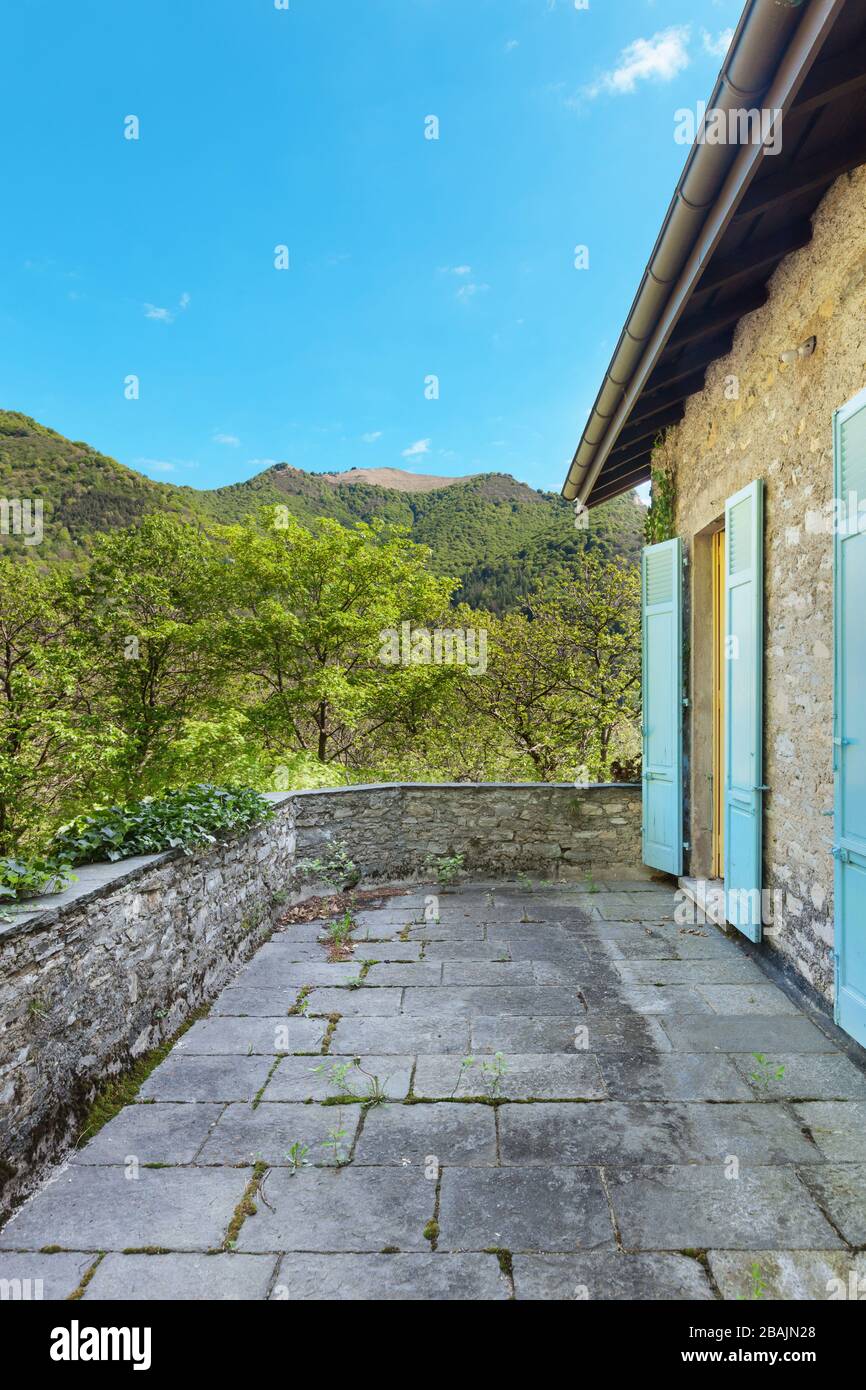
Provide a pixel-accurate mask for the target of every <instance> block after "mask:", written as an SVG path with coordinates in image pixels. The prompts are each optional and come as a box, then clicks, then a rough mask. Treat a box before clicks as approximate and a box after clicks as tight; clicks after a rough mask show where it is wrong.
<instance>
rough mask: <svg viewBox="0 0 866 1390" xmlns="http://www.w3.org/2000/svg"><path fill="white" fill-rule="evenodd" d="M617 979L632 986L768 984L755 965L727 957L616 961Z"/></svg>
mask: <svg viewBox="0 0 866 1390" xmlns="http://www.w3.org/2000/svg"><path fill="white" fill-rule="evenodd" d="M612 964H613V968H614V970H615V971H616V973H617V975H619V977H620V978H621V979H622V981H623V983H624V984H628V985H742V984H751V983H753V982H754V983H756V984H766V981H767V977H766V975H765V974H764V972H763V970H761V969H760V967H759V966H757V965H755V963H754V961H751V960H749V958H748V957H747V956H743V955H733V956H731V955H728V954H725V955H724V956H721V957H719V958H717V959H715V960H615V961H613V962H612Z"/></svg>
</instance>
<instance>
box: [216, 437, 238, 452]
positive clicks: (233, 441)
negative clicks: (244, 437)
mask: <svg viewBox="0 0 866 1390" xmlns="http://www.w3.org/2000/svg"><path fill="white" fill-rule="evenodd" d="M213 442H214V444H228V445H229V446H230V447H231V448H232V449H236V448H237V446H238V445H239V444H240V442H241V441H240V440H239V439H238V437H237V435H236V434H215V435H214V437H213Z"/></svg>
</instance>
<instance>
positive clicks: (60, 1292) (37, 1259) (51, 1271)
mask: <svg viewBox="0 0 866 1390" xmlns="http://www.w3.org/2000/svg"><path fill="white" fill-rule="evenodd" d="M93 1261H94V1256H93V1255H72V1254H69V1253H68V1252H67V1251H65V1250H58V1251H56V1252H55V1253H54V1254H53V1255H43V1254H16V1253H14V1252H9V1251H3V1252H0V1303H3V1302H6V1301H7V1299H9V1300H12V1299H26V1300H27V1301H28V1302H29V1301H30V1300H31V1299H34V1300H37V1301H38V1300H41V1299H46V1300H47V1299H63V1298H68V1297H69V1295H70V1294H72V1293H75V1290H76V1289H77V1288H78V1286H79V1284H80V1283H81V1281H82V1279H83V1278H84V1276H85V1274H86V1273H87V1271H88V1269H90V1267H91V1265H92V1264H93Z"/></svg>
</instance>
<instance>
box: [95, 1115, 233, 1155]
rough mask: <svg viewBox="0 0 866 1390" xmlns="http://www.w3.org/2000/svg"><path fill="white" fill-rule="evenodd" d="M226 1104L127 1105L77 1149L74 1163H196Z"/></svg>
mask: <svg viewBox="0 0 866 1390" xmlns="http://www.w3.org/2000/svg"><path fill="white" fill-rule="evenodd" d="M223 1109H224V1106H222V1105H207V1104H197V1105H178V1104H165V1105H127V1106H126V1108H125V1109H124V1110H121V1112H120V1114H119V1115H115V1117H114V1119H113V1120H109V1122H108V1124H107V1125H104V1126H103V1128H102V1129H101V1130H100V1131H99V1133H98V1134H96V1135H94V1137H93V1138H92V1139H91V1140H90V1141H89V1143H87V1144H85V1145H84V1147H83V1148H80V1149H78V1150H76V1152H75V1153H74V1154H73V1155H72V1158H71V1162H72V1163H127V1162H128V1161H129V1159H130V1158H135V1159H137V1160H138V1162H139V1163H171V1164H182V1163H192V1162H194V1160H195V1156H196V1154H197V1153H198V1151H199V1149H200V1148H201V1146H202V1144H203V1143H204V1141H205V1139H206V1138H207V1136H208V1134H209V1133H210V1131H211V1129H212V1128H213V1126H214V1125H215V1124H216V1122H217V1120H218V1119H219V1117H220V1115H221V1114H222V1113H223Z"/></svg>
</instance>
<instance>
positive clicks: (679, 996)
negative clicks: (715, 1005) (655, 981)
mask: <svg viewBox="0 0 866 1390" xmlns="http://www.w3.org/2000/svg"><path fill="white" fill-rule="evenodd" d="M620 997H621V998H622V1000H623V1002H624V1003H625V1004H626V1005H627V1006H628V1007H629V1008H630V1009H634V1011H635V1013H639V1014H711V1013H713V1009H712V1006H711V1005H710V1004H709V1003H708V1002H707V1000H706V999H704V998H703V997H702V995H701V994H700V993H699V992H698V990H696V989H693V988H692V987H691V985H623V986H621V988H620ZM588 998H589V1001H590V1003H592V1002H593V995H592V992H591V991H590V992H589V993H588Z"/></svg>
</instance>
